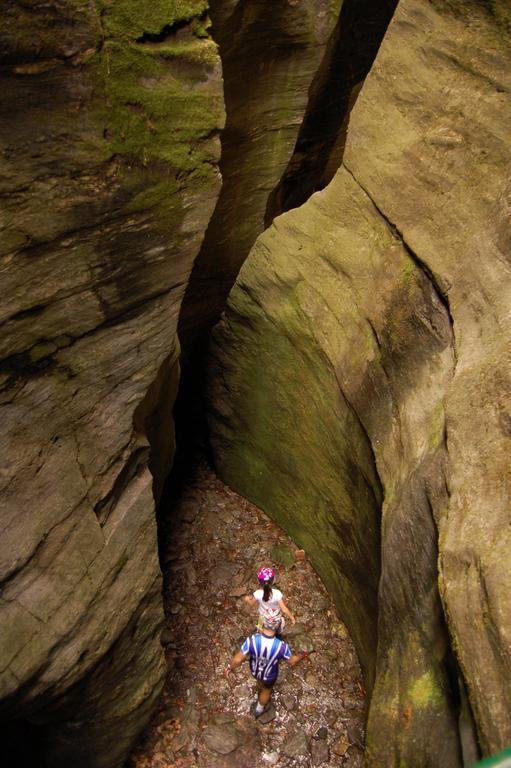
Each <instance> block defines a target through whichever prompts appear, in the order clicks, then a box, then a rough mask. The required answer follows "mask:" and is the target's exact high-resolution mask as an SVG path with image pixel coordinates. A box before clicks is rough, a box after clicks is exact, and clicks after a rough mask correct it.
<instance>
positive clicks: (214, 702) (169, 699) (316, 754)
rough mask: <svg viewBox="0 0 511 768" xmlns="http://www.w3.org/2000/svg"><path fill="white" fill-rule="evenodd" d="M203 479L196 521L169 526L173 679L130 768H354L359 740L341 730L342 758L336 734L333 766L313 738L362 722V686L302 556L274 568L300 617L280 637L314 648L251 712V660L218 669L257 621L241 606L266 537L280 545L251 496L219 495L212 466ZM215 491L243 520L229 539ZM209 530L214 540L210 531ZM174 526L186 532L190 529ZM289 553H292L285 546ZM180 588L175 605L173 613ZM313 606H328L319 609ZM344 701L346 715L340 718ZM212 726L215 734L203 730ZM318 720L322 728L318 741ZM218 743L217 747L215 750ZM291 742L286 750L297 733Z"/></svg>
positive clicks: (285, 670) (165, 638)
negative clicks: (266, 703) (268, 701)
mask: <svg viewBox="0 0 511 768" xmlns="http://www.w3.org/2000/svg"><path fill="white" fill-rule="evenodd" d="M206 477H208V478H209V480H210V483H211V488H210V489H207V488H206V487H204V486H201V493H200V513H199V514H198V515H197V516H196V518H195V520H194V521H193V523H191V524H188V523H186V522H184V521H183V520H181V519H180V518H179V514H176V515H175V516H174V518H172V521H171V524H172V525H173V526H175V527H176V529H175V530H174V528H173V529H172V530H171V532H170V533H171V538H172V547H173V548H174V551H173V552H172V554H173V555H175V556H176V557H175V559H173V560H170V561H169V562H168V564H167V565H166V567H165V568H164V598H165V602H166V613H167V619H166V622H165V627H164V629H163V632H162V635H161V637H162V642H163V643H164V646H165V655H166V657H167V659H168V673H169V677H168V680H169V683H168V685H167V688H166V690H165V692H164V696H163V700H162V706H161V710H160V714H159V715H158V716H157V718H156V720H155V723H154V724H153V725H152V726H150V729H149V731H148V734H149V735H147V736H145V737H144V740H143V742H141V743H140V745H139V747H137V749H136V750H135V752H134V753H133V754H132V756H131V757H130V758H129V761H128V763H127V768H163V766H167V765H175V766H176V768H178V767H179V768H265V766H267V768H271V767H272V766H275V767H276V766H282V768H284V766H286V767H287V768H298V766H302V768H305V766H307V765H308V766H310V767H311V766H316V765H317V766H318V767H319V766H323V765H325V768H326V764H329V765H330V766H331V768H340V766H341V764H342V766H343V768H361V761H362V753H361V750H360V748H359V747H358V746H357V744H356V743H351V745H350V741H349V739H348V737H347V736H345V738H346V744H345V745H344V751H343V752H342V754H340V755H338V754H337V753H336V752H335V750H334V743H332V744H330V762H329V763H328V752H327V751H325V750H324V748H323V747H319V748H318V746H317V745H318V744H319V743H320V742H323V744H324V746H327V743H329V742H330V737H332V742H335V739H336V738H338V737H339V735H340V734H342V733H345V731H346V728H347V727H348V725H349V726H355V725H357V724H359V723H362V720H363V712H362V707H363V693H362V690H361V689H360V686H359V683H358V681H359V679H360V670H359V669H358V665H357V663H356V657H355V654H354V652H353V649H352V646H351V642H350V641H349V640H346V639H345V638H343V637H341V636H340V635H339V634H337V633H331V631H330V629H331V626H332V624H335V622H336V621H337V616H336V613H335V609H334V608H333V606H332V607H330V605H331V604H330V602H329V601H327V600H326V599H325V598H324V589H323V587H322V586H321V584H320V583H319V581H318V579H317V577H316V575H315V574H314V572H313V571H312V567H311V565H310V563H309V561H308V560H305V561H303V562H301V563H300V566H299V567H298V568H292V567H291V568H289V569H284V568H279V569H278V570H279V571H280V576H281V579H280V588H281V589H282V591H283V593H284V599H286V601H287V602H288V605H289V606H290V608H291V610H292V611H293V612H294V613H295V614H296V615H297V616H298V617H299V618H300V622H299V623H298V624H296V625H292V624H291V622H289V621H288V622H287V625H286V628H285V632H284V639H285V640H286V641H287V642H289V645H290V646H291V648H292V649H293V650H295V651H299V650H302V649H304V648H309V649H310V647H311V645H312V644H314V645H315V646H316V650H317V653H315V654H314V655H313V656H311V658H310V660H309V661H305V662H304V663H302V664H299V665H298V666H297V667H294V668H291V667H290V666H289V665H287V664H281V665H280V670H279V679H278V681H277V684H276V693H275V699H274V701H273V706H272V707H271V709H270V710H269V711H268V712H266V713H264V714H263V715H262V717H261V718H260V719H257V720H256V719H255V718H254V717H253V715H249V713H248V709H249V705H250V702H251V701H254V699H255V696H256V685H255V682H254V681H253V679H252V678H251V677H250V673H249V670H248V664H244V665H243V666H242V667H241V668H240V669H239V670H237V671H236V673H235V674H233V675H229V676H226V675H224V674H223V671H224V669H225V666H226V664H227V662H228V661H229V658H230V657H231V656H232V654H233V653H234V652H235V651H236V650H238V648H239V646H240V644H241V642H242V641H243V640H244V639H245V637H246V636H247V635H248V634H250V633H251V632H252V631H253V629H254V626H255V623H256V621H257V608H254V607H251V606H249V605H248V604H247V603H246V602H245V601H244V600H243V599H242V594H245V593H246V594H250V593H251V592H252V591H253V590H254V589H255V588H256V587H257V579H256V578H255V575H256V573H257V568H258V567H259V565H263V564H268V563H271V562H272V557H271V555H270V552H271V548H272V546H273V545H275V544H278V545H279V546H283V545H285V543H286V542H285V541H283V540H282V539H283V537H282V532H281V531H280V529H279V528H278V527H277V526H273V527H270V528H268V527H267V524H266V518H265V517H264V516H263V514H262V513H257V514H256V513H255V512H254V507H252V506H251V505H250V503H249V502H243V503H241V502H240V501H239V497H238V496H236V495H234V494H233V495H232V497H231V496H229V497H227V496H226V495H225V494H226V491H225V488H224V487H223V486H222V485H221V483H220V482H219V481H218V480H216V479H215V478H214V477H213V476H212V475H210V474H208V475H206ZM219 494H223V498H224V500H225V501H226V502H227V505H231V510H232V511H233V514H234V516H235V518H236V522H237V523H239V529H238V530H237V531H236V533H235V536H234V537H233V539H232V540H227V539H226V537H225V525H224V524H223V522H222V521H220V516H219V515H217V514H216V513H215V514H212V513H211V509H212V506H213V504H212V500H214V499H217V498H218V495H219ZM215 503H216V502H215ZM223 512H226V509H224V510H223ZM208 514H209V518H208ZM215 527H216V529H217V532H218V539H217V540H213V539H212V533H213V529H214V528H215ZM231 527H232V526H231ZM180 530H181V531H182V530H184V531H186V532H187V535H186V537H183V536H182V535H181V534H180ZM289 551H290V552H293V553H294V548H293V546H292V545H291V546H290V547H289ZM233 560H235V562H233ZM295 562H296V561H295ZM194 576H195V579H194ZM194 580H196V583H195V584H193V583H192V582H194ZM254 582H255V583H254ZM235 590H236V591H235ZM238 590H239V591H238ZM238 595H239V597H238ZM208 596H209V597H208ZM176 597H177V598H178V600H179V601H181V602H180V604H181V605H182V608H181V610H180V611H179V612H178V613H171V612H170V605H171V602H172V603H174V602H175V601H176ZM318 606H328V607H326V609H325V610H324V612H322V611H321V610H319V609H318ZM195 649H203V653H195ZM174 664H175V667H174ZM342 664H343V665H344V666H342ZM350 668H351V669H352V670H353V675H350V672H349V671H348V670H349V669H350ZM347 686H348V687H347ZM351 710H353V715H352V716H351V717H349V718H348V712H351ZM213 726H215V728H216V729H217V730H216V732H215V730H213V731H211V730H210V729H211V728H212V727H213ZM314 726H315V727H314ZM320 726H322V728H320ZM325 726H328V736H327V737H326V738H321V736H322V734H323V735H324V733H325V732H326V731H324V730H322V729H324V728H325ZM358 727H359V733H358V734H357V737H358V736H360V740H359V742H358V743H363V731H362V730H361V728H360V725H359V726H358ZM311 728H312V733H313V734H314V738H313V739H312V740H311V739H310V734H309V731H310V729H311ZM299 731H300V732H301V734H300V735H299V736H298V737H297V736H296V734H297V732H299ZM206 733H207V734H208V736H207V737H206V736H205V734H206ZM290 735H291V736H293V737H294V738H298V739H299V744H298V748H297V749H296V751H297V752H301V754H298V755H297V756H290V755H287V754H285V753H284V752H283V751H282V749H281V746H280V745H281V743H282V741H283V740H284V739H286V738H289V736H290ZM208 741H209V745H208V743H207V742H208ZM300 742H301V744H300ZM218 743H219V745H220V749H223V750H224V751H223V752H217V751H215V749H214V745H215V744H218ZM212 745H213V748H212ZM288 745H289V742H288ZM295 748H296V744H295ZM226 749H230V750H231V751H229V752H226V751H225V750H226ZM289 749H290V750H291V751H293V752H294V748H293V739H291V743H290V746H289ZM265 755H266V756H269V757H268V758H266V757H264V756H265ZM325 760H327V763H326V764H325Z"/></svg>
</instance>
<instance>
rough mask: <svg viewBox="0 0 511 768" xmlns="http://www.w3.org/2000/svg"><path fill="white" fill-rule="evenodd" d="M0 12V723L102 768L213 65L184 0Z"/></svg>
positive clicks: (157, 662)
mask: <svg viewBox="0 0 511 768" xmlns="http://www.w3.org/2000/svg"><path fill="white" fill-rule="evenodd" d="M4 5H5V7H4V8H3V9H2V10H3V14H2V28H1V29H2V31H1V49H2V68H1V73H0V78H1V87H2V96H3V104H4V108H3V114H2V122H1V126H0V136H1V142H2V160H1V166H0V192H1V194H2V197H3V221H2V232H1V258H2V262H1V276H2V296H3V302H2V340H1V347H2V350H1V357H2V363H1V383H2V408H1V418H2V434H3V440H2V465H1V467H2V473H1V483H2V487H1V489H0V493H1V495H0V499H1V505H2V506H1V509H2V511H1V518H0V519H1V555H0V580H1V583H2V593H1V603H0V627H1V631H0V658H1V660H2V665H1V666H2V672H1V676H0V698H1V701H0V712H1V714H2V717H3V718H4V719H6V720H9V719H18V720H19V719H26V720H29V721H30V722H32V723H36V724H38V725H40V726H41V728H40V731H39V732H40V734H41V745H40V752H41V754H42V755H43V757H42V758H41V759H46V760H47V761H48V765H51V766H53V765H55V766H61V765H62V766H69V765H71V764H73V765H77V766H81V765H87V766H88V767H90V768H95V767H96V766H116V765H119V764H120V762H122V759H123V758H124V756H125V754H126V751H127V749H128V748H129V746H130V745H131V744H132V743H133V740H134V738H136V736H137V734H138V733H139V731H140V729H141V728H142V727H143V725H144V724H145V722H146V721H147V719H148V717H149V715H150V713H151V711H152V707H153V704H154V701H155V698H156V697H157V695H158V693H159V690H160V689H161V684H162V680H163V675H164V664H163V658H162V653H161V647H160V644H159V630H160V624H161V620H162V608H161V594H160V591H161V585H160V572H159V567H158V559H157V544H156V530H155V517H154V499H153V476H152V475H151V472H150V471H149V468H148V463H149V467H150V468H151V470H152V472H153V475H154V481H155V482H154V492H155V493H156V494H157V495H158V494H159V492H160V491H161V483H162V479H163V477H164V475H165V473H166V472H167V471H168V468H169V465H170V462H171V458H172V452H173V433H172V420H171V418H170V412H171V407H172V403H173V400H174V398H175V394H176V388H177V377H178V368H177V355H178V346H177V342H176V337H175V331H176V325H177V316H178V312H179V306H180V302H181V299H182V295H183V292H184V288H185V285H186V282H187V279H188V275H189V272H190V270H191V267H192V263H193V260H194V258H195V256H196V254H197V252H198V249H199V247H200V243H201V241H202V237H203V234H204V230H205V228H206V225H207V223H208V220H209V217H210V215H211V212H212V210H213V207H214V205H215V202H216V198H217V195H218V191H219V187H220V178H219V173H218V170H217V167H216V163H217V161H218V157H219V142H218V131H219V129H220V128H221V127H222V125H223V119H224V116H223V97H222V78H221V67H220V63H219V57H218V55H217V48H216V44H215V43H214V42H213V41H212V40H211V39H210V38H209V36H208V32H207V26H208V20H207V17H206V16H205V14H204V12H205V10H206V8H207V4H206V3H205V2H203V1H202V0H186V1H185V0H183V1H182V2H170V0H159V1H158V2H157V3H151V4H149V5H148V4H147V3H144V2H142V1H141V0H118V1H116V2H115V3H100V2H81V1H77V2H70V1H69V2H57V0H55V1H53V2H49V3H45V4H32V3H31V4H27V3H15V2H7V3H6V4H4ZM163 417H164V418H163ZM150 443H151V445H152V447H153V448H154V451H153V453H152V455H151V456H150Z"/></svg>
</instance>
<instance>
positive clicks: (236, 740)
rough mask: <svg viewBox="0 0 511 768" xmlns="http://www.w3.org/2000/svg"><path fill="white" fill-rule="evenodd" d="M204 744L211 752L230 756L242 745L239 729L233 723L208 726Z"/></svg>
mask: <svg viewBox="0 0 511 768" xmlns="http://www.w3.org/2000/svg"><path fill="white" fill-rule="evenodd" d="M204 743H205V745H206V747H207V748H208V749H209V750H210V751H211V752H218V753H219V754H220V755H228V754H229V753H230V752H234V750H235V749H237V748H238V747H239V746H240V744H241V743H242V738H241V735H240V733H239V731H238V729H237V728H236V727H235V726H234V725H233V724H232V723H222V724H219V725H208V727H207V728H206V730H205V731H204Z"/></svg>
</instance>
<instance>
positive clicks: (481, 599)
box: [210, 0, 511, 768]
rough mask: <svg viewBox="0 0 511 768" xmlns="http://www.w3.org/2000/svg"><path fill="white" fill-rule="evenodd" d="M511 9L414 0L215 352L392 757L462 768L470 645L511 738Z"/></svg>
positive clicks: (234, 455)
mask: <svg viewBox="0 0 511 768" xmlns="http://www.w3.org/2000/svg"><path fill="white" fill-rule="evenodd" d="M509 21H510V17H509V8H508V5H507V4H506V3H504V2H496V3H494V4H493V5H492V12H491V13H490V12H489V10H488V9H487V8H486V6H484V5H482V4H480V3H477V2H473V3H472V2H469V3H464V4H463V7H461V5H459V4H458V5H457V4H453V3H451V2H448V1H447V0H445V2H444V1H443V0H438V1H435V2H434V3H429V2H425V0H401V2H400V3H399V6H398V10H397V12H396V15H395V17H394V19H393V21H392V22H391V25H390V27H389V30H388V32H387V35H386V37H385V40H384V42H383V45H382V47H381V49H380V52H379V55H378V57H377V59H376V63H375V66H374V67H373V69H372V71H371V73H370V74H369V76H368V79H367V81H366V82H365V84H364V86H363V88H362V91H361V93H360V96H359V98H358V100H357V104H356V106H355V109H354V111H353V113H352V116H351V120H350V128H349V131H348V140H347V146H346V153H345V159H344V167H343V168H342V169H341V170H340V171H339V172H338V174H337V175H336V177H335V178H334V180H333V182H332V183H331V184H330V185H329V186H328V187H327V188H326V189H325V190H324V191H322V192H320V193H317V194H315V195H313V197H312V198H311V199H310V200H309V201H308V202H307V203H306V204H305V205H304V206H303V207H302V208H300V209H298V210H296V211H292V212H290V213H288V214H285V215H283V216H281V217H279V218H277V219H276V220H275V222H274V224H273V226H272V227H271V228H270V229H269V230H268V231H267V232H265V233H264V234H263V235H262V236H260V238H259V239H258V241H257V243H256V245H255V246H254V248H253V250H252V252H251V254H250V256H249V258H248V260H247V261H246V263H245V265H244V267H243V269H242V271H241V273H240V275H239V278H238V281H237V283H236V285H235V288H234V289H233V291H232V293H231V295H230V298H229V304H228V308H227V312H226V315H225V318H224V319H223V320H222V322H221V323H220V324H219V326H218V328H217V331H216V334H215V339H214V343H213V347H212V362H211V390H210V394H211V417H210V424H211V431H212V436H213V445H214V451H215V456H216V461H217V466H218V468H219V470H220V472H221V474H222V476H223V477H224V479H226V480H227V481H228V482H230V483H232V485H233V486H235V487H236V488H237V489H238V490H241V491H242V492H243V493H244V494H246V495H247V496H249V497H250V498H251V499H253V500H255V501H256V502H257V503H259V504H260V505H262V506H263V507H264V508H265V509H266V510H267V511H268V513H269V514H270V515H271V516H273V517H274V518H275V519H276V520H277V521H278V522H279V523H280V524H282V525H283V526H284V527H285V528H286V529H287V530H288V531H289V532H290V533H291V535H292V536H293V537H294V538H295V540H296V541H297V542H298V543H299V544H300V545H301V546H303V547H304V549H306V550H307V553H308V555H309V556H310V557H311V560H312V562H313V564H314V566H315V567H316V569H317V570H318V572H319V573H320V574H321V576H322V578H323V579H324V581H325V583H326V584H327V585H328V587H329V589H330V590H331V591H332V593H333V594H334V595H335V598H336V601H337V604H338V606H339V608H340V610H341V612H342V615H343V616H344V618H345V620H346V624H347V625H348V627H349V629H350V631H351V633H352V635H353V638H354V640H355V642H356V644H357V647H358V650H359V655H360V658H361V661H362V665H363V668H364V672H365V677H366V682H367V685H368V689H369V691H370V693H371V692H372V693H371V703H370V709H369V718H368V731H367V763H368V765H369V766H374V767H375V768H376V766H378V768H379V767H380V766H383V765H389V766H390V765H393V766H394V765H402V766H414V768H422V767H424V768H426V766H432V765H435V766H437V765H444V766H459V765H460V764H461V762H462V755H461V743H460V737H459V734H458V713H459V712H458V706H459V697H461V699H462V700H463V688H464V686H463V685H461V687H460V690H459V691H458V690H457V688H458V684H457V679H458V675H459V669H458V670H457V667H456V665H457V664H459V666H460V667H461V670H462V673H463V676H464V678H465V680H466V684H467V690H468V695H469V701H470V704H471V706H472V709H473V714H474V717H475V722H476V727H477V733H478V737H479V740H480V745H481V747H482V749H483V751H485V752H491V751H495V750H497V749H498V748H500V747H502V746H504V745H505V744H506V743H507V742H509V740H510V738H511V731H510V728H511V721H510V718H509V712H510V711H511V706H510V701H509V686H506V682H505V681H507V680H509V672H510V671H509V665H508V659H509V637H508V631H507V628H508V627H509V625H510V617H511V603H510V601H509V594H510V589H509V569H508V568H507V566H506V562H507V558H506V555H505V552H506V551H507V550H508V549H509V541H508V539H509V536H508V526H507V517H508V515H507V509H508V498H509V482H508V473H507V471H506V469H505V465H506V462H507V453H508V452H507V449H506V440H507V439H508V437H509V433H510V430H509V424H508V422H509V417H508V415H507V414H508V412H509V408H510V400H509V392H510V391H511V388H510V387H509V379H510V371H511V363H510V358H509V351H508V349H507V346H506V345H507V338H508V336H509V311H508V309H509V301H508V298H509V292H510V284H509V270H508V266H507V265H508V260H509V259H508V257H509V239H508V237H507V236H506V231H507V230H506V227H507V213H506V211H507V209H506V203H505V200H506V195H505V187H506V184H507V179H508V177H509V157H510V153H509V132H508V130H507V125H508V124H509V122H510V120H511V115H510V114H509V108H510V104H509V99H508V98H507V96H506V95H505V94H506V93H507V91H508V89H509V82H508V81H509V67H508V64H509V52H510V50H511V46H510V39H509V29H510V28H511V27H510V24H509ZM439 573H440V577H439ZM439 587H440V590H439ZM439 593H440V594H439ZM446 624H447V626H448V630H447V629H446ZM453 652H454V655H455V657H456V660H455V658H454V655H453ZM373 683H374V685H373ZM461 710H462V711H461V715H462V716H463V717H464V719H465V721H466V723H469V722H470V717H466V715H467V710H468V707H467V705H466V703H465V704H463V703H462V705H461ZM463 713H465V714H463ZM463 727H465V726H463ZM466 728H468V729H469V728H470V726H469V725H467V726H466ZM467 733H468V732H467V731H466V732H465V734H464V736H463V749H464V751H465V750H466V745H467V742H468V741H470V739H468V737H467ZM472 740H473V744H474V745H475V741H474V739H473V734H472ZM467 754H468V752H466V751H465V756H466V755H467ZM472 754H473V752H472ZM466 759H467V762H468V761H469V760H468V758H466Z"/></svg>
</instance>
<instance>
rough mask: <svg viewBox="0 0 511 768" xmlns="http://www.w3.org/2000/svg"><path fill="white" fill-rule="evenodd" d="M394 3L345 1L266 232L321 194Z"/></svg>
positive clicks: (336, 164) (392, 0)
mask: <svg viewBox="0 0 511 768" xmlns="http://www.w3.org/2000/svg"><path fill="white" fill-rule="evenodd" d="M396 6H397V0H345V2H344V3H343V5H342V9H341V13H340V16H339V20H338V22H337V26H336V28H335V29H334V31H333V33H332V36H331V38H330V41H329V44H328V47H327V49H326V52H325V56H324V58H323V62H322V64H321V65H320V67H319V69H318V72H317V74H316V77H315V78H314V80H313V82H312V84H311V87H310V92H309V103H308V106H307V110H306V112H305V116H304V119H303V121H302V125H301V127H300V132H299V134H298V138H297V141H296V146H295V150H294V153H293V155H292V157H291V159H290V161H289V164H288V167H287V168H286V170H285V172H284V174H283V176H282V179H281V180H280V182H279V184H278V185H277V186H276V188H275V189H274V191H273V192H272V193H271V195H270V196H269V198H268V204H267V207H266V216H265V226H267V227H268V226H269V225H270V224H271V222H272V221H273V219H274V218H275V216H278V215H279V214H281V213H284V211H288V210H290V209H291V208H297V207H298V206H300V205H302V203H304V202H305V201H306V200H307V199H308V198H309V197H310V195H311V194H312V193H313V192H315V191H317V190H319V189H323V188H324V187H325V186H326V185H327V184H328V183H329V182H330V181H331V180H332V178H333V176H334V174H335V172H336V171H337V169H338V168H339V166H340V164H341V161H342V157H343V154H344V147H345V143H346V133H347V128H348V121H349V115H350V112H351V110H352V108H353V107H354V105H355V102H356V100H357V96H358V93H359V91H360V88H361V87H362V84H363V82H364V80H365V78H366V76H367V74H368V73H369V70H370V69H371V67H372V65H373V62H374V60H375V58H376V54H377V53H378V49H379V48H380V45H381V43H382V40H383V37H384V35H385V32H386V30H387V27H388V25H389V22H390V20H391V18H392V15H393V13H394V11H395V9H396Z"/></svg>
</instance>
